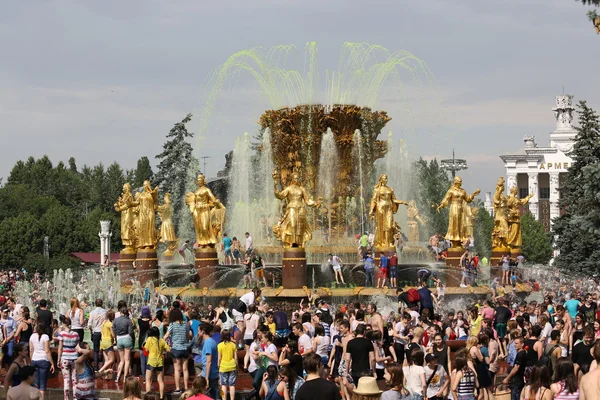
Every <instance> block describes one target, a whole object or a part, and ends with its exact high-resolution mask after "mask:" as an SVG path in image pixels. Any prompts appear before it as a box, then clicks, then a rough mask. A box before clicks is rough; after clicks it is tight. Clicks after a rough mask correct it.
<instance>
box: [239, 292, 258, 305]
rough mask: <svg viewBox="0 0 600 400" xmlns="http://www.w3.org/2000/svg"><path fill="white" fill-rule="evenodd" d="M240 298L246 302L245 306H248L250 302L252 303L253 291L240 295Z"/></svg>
mask: <svg viewBox="0 0 600 400" xmlns="http://www.w3.org/2000/svg"><path fill="white" fill-rule="evenodd" d="M240 300H241V301H243V302H244V303H246V305H247V306H249V305H250V304H254V300H255V299H254V292H248V293H246V294H245V295H243V296H242V297H240Z"/></svg>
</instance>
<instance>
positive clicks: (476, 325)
mask: <svg viewBox="0 0 600 400" xmlns="http://www.w3.org/2000/svg"><path fill="white" fill-rule="evenodd" d="M481 321H483V317H482V316H481V315H478V316H477V319H472V320H471V335H472V336H477V335H479V332H480V331H481Z"/></svg>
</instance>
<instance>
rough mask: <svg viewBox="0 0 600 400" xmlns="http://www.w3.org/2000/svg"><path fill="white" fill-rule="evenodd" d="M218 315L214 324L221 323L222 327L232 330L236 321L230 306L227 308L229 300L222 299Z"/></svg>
mask: <svg viewBox="0 0 600 400" xmlns="http://www.w3.org/2000/svg"><path fill="white" fill-rule="evenodd" d="M216 311H217V316H216V317H215V320H214V324H215V325H220V326H221V329H223V330H225V329H227V330H228V331H230V332H231V330H232V329H233V326H234V325H235V322H234V321H233V318H232V315H233V314H232V312H231V310H230V309H229V308H227V300H221V301H220V302H219V307H218V308H217V310H216Z"/></svg>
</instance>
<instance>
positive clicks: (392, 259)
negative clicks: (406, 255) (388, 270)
mask: <svg viewBox="0 0 600 400" xmlns="http://www.w3.org/2000/svg"><path fill="white" fill-rule="evenodd" d="M397 265H398V256H396V255H393V256H391V257H390V266H391V267H395V266H397Z"/></svg>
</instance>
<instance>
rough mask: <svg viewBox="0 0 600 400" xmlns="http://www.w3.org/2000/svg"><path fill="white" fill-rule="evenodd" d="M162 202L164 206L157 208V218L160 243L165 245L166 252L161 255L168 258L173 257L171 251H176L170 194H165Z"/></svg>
mask: <svg viewBox="0 0 600 400" xmlns="http://www.w3.org/2000/svg"><path fill="white" fill-rule="evenodd" d="M164 201H165V202H164V204H162V205H160V206H158V216H159V217H160V220H161V224H160V241H161V242H163V243H166V245H167V250H165V251H164V252H163V255H164V256H167V257H170V256H172V255H173V251H175V250H176V249H177V235H176V234H175V225H173V204H171V193H169V192H167V193H165V197H164Z"/></svg>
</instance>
